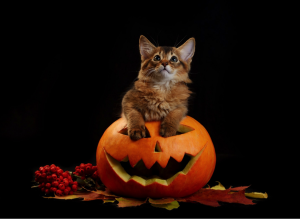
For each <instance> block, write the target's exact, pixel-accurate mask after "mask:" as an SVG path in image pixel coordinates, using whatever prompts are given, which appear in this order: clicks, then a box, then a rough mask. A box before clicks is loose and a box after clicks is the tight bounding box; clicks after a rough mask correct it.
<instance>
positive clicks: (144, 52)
mask: <svg viewBox="0 0 300 219" xmlns="http://www.w3.org/2000/svg"><path fill="white" fill-rule="evenodd" d="M155 48H156V47H155V46H154V45H153V44H152V43H151V42H150V41H149V40H148V39H147V38H146V37H145V36H143V35H141V36H140V53H141V56H142V60H144V59H147V58H149V56H150V55H151V54H152V53H153V51H154V49H155Z"/></svg>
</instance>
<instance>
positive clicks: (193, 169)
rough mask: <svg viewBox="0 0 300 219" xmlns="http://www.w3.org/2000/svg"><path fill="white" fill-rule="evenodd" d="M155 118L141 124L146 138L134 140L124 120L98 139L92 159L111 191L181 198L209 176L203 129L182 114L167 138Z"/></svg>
mask: <svg viewBox="0 0 300 219" xmlns="http://www.w3.org/2000/svg"><path fill="white" fill-rule="evenodd" d="M160 124H161V122H160V121H151V122H146V123H145V126H146V132H147V134H146V138H142V139H139V140H137V141H133V140H131V139H130V138H129V136H128V135H127V128H126V120H125V119H123V118H120V119H118V120H117V121H115V122H114V123H113V124H112V125H111V126H109V127H108V128H107V129H106V131H105V132H104V134H103V136H102V137H101V139H100V141H99V144H98V148H97V152H96V159H97V160H96V162H97V166H98V173H99V177H100V179H101V181H102V182H103V184H104V185H105V186H106V187H107V188H108V189H110V190H111V191H112V192H113V193H115V194H118V195H121V196H128V197H136V198H145V197H152V198H162V197H184V196H187V195H190V194H192V193H194V192H196V191H197V190H199V189H200V188H202V187H203V186H205V185H206V183H207V182H208V181H209V180H210V178H211V176H212V174H213V172H214V169H215V164H216V154H215V149H214V146H213V143H212V141H211V138H210V136H209V134H208V132H207V131H206V129H205V128H204V127H203V126H202V125H201V124H200V123H199V122H198V121H196V120H195V119H193V118H192V117H189V116H186V117H185V118H184V119H183V120H182V121H181V122H180V126H179V129H178V132H177V134H176V135H175V136H172V137H167V138H166V137H162V136H160V135H159V129H160Z"/></svg>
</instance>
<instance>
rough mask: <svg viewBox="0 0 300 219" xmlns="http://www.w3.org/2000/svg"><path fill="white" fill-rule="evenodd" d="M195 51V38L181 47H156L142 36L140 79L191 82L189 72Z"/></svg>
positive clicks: (161, 81) (163, 81)
mask: <svg viewBox="0 0 300 219" xmlns="http://www.w3.org/2000/svg"><path fill="white" fill-rule="evenodd" d="M194 52H195V39H194V38H190V39H188V40H187V41H186V42H185V43H184V44H183V45H181V46H180V47H178V48H176V47H168V46H158V47H155V46H154V45H153V44H152V43H151V42H150V41H149V40H148V39H147V38H146V37H144V36H143V35H141V36H140V53H141V59H142V64H141V70H140V72H139V75H138V78H139V79H140V80H145V81H151V82H157V83H165V82H168V81H171V80H173V81H175V82H181V81H183V82H186V83H190V82H191V80H190V79H189V76H188V72H189V70H190V64H191V62H192V57H193V55H194Z"/></svg>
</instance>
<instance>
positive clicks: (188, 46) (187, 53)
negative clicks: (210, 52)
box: [177, 37, 196, 62]
mask: <svg viewBox="0 0 300 219" xmlns="http://www.w3.org/2000/svg"><path fill="white" fill-rule="evenodd" d="M195 44H196V41H195V38H193V37H192V38H190V39H188V40H187V41H186V42H185V43H184V44H182V45H181V46H180V47H178V48H177V51H179V54H180V58H181V59H183V60H184V61H187V62H188V61H190V60H191V59H192V58H193V56H194V53H195Z"/></svg>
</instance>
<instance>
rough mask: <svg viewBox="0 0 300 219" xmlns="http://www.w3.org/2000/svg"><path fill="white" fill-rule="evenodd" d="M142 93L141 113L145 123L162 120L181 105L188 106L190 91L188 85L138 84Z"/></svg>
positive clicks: (137, 86) (138, 88) (137, 87)
mask: <svg viewBox="0 0 300 219" xmlns="http://www.w3.org/2000/svg"><path fill="white" fill-rule="evenodd" d="M136 89H137V90H138V91H139V92H140V100H141V101H140V103H142V104H141V108H140V109H141V111H142V112H143V114H144V118H145V121H151V120H161V119H163V118H164V117H166V116H167V114H168V113H169V112H170V111H172V110H174V109H176V108H177V107H178V106H180V105H186V104H187V98H188V97H189V96H190V93H191V92H190V91H189V90H188V88H187V86H186V85H183V84H176V85H175V84H174V85H154V86H150V85H146V84H137V85H136Z"/></svg>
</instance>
